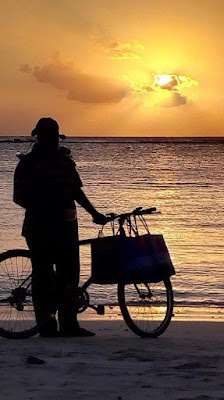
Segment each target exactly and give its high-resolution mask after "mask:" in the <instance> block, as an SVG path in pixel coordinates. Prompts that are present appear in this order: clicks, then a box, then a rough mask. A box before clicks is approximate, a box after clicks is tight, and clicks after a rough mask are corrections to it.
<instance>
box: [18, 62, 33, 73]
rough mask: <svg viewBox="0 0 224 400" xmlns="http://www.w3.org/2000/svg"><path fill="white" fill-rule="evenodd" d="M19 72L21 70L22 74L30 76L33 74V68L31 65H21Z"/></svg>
mask: <svg viewBox="0 0 224 400" xmlns="http://www.w3.org/2000/svg"><path fill="white" fill-rule="evenodd" d="M19 70H20V72H23V73H24V74H30V73H31V72H32V68H31V67H30V65H29V64H22V65H20V68H19Z"/></svg>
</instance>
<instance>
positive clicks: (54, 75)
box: [20, 57, 129, 103]
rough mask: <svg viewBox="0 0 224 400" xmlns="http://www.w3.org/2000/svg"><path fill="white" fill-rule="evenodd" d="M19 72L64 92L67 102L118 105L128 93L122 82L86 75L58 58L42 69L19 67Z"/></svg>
mask: <svg viewBox="0 0 224 400" xmlns="http://www.w3.org/2000/svg"><path fill="white" fill-rule="evenodd" d="M20 71H22V72H24V73H27V72H29V73H32V75H33V76H34V77H35V79H36V80H37V81H38V82H41V83H45V84H48V85H50V86H52V87H54V88H56V89H59V90H62V91H64V92H66V98H67V99H68V100H76V101H79V102H82V103H118V102H120V101H121V100H122V99H123V98H124V97H125V96H126V95H127V94H128V91H129V89H128V87H127V85H125V84H124V83H123V82H120V81H118V82H117V81H115V80H112V79H108V78H105V77H100V76H94V75H88V74H86V73H84V72H82V71H80V70H79V69H77V68H75V67H74V65H73V64H72V63H63V62H62V61H60V59H59V58H58V57H54V58H53V60H52V62H51V63H49V64H47V65H45V66H42V67H39V66H36V67H34V68H31V67H30V66H29V65H28V64H24V65H21V67H20Z"/></svg>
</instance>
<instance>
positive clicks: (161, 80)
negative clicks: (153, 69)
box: [154, 75, 172, 87]
mask: <svg viewBox="0 0 224 400" xmlns="http://www.w3.org/2000/svg"><path fill="white" fill-rule="evenodd" d="M171 81H172V77H171V76H170V75H154V82H155V84H156V85H158V86H161V87H162V86H166V85H167V84H169V83H170V82H171Z"/></svg>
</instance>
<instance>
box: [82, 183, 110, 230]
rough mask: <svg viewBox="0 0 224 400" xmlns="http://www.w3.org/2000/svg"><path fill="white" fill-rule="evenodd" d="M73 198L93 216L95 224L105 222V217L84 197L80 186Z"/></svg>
mask: <svg viewBox="0 0 224 400" xmlns="http://www.w3.org/2000/svg"><path fill="white" fill-rule="evenodd" d="M75 200H76V201H77V203H79V204H80V206H82V207H83V208H84V209H85V210H86V211H87V212H88V213H89V214H90V215H92V217H93V222H95V224H100V225H105V224H106V222H107V217H105V215H103V214H101V213H99V212H98V211H97V210H96V209H95V207H94V206H93V205H92V203H90V201H89V199H88V198H87V197H86V195H85V193H84V192H83V190H82V189H81V188H80V189H79V190H77V192H76V194H75Z"/></svg>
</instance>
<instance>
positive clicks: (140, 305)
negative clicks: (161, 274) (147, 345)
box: [118, 278, 173, 338]
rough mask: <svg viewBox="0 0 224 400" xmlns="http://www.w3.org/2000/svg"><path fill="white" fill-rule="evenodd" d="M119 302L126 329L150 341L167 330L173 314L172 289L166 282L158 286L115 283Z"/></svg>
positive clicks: (154, 284) (167, 281)
mask: <svg viewBox="0 0 224 400" xmlns="http://www.w3.org/2000/svg"><path fill="white" fill-rule="evenodd" d="M118 302H119V306H120V309H121V313H122V315H123V318H124V320H125V322H126V324H127V325H128V327H129V328H130V329H131V330H132V331H133V332H134V333H135V334H136V335H138V336H141V337H146V338H153V337H157V336H159V335H161V334H162V333H163V332H164V331H165V330H166V329H167V327H168V325H169V323H170V321H171V318H172V314H173V290H172V285H171V282H170V280H169V278H168V279H165V280H164V281H161V282H158V283H141V284H127V285H124V284H121V283H120V284H118Z"/></svg>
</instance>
